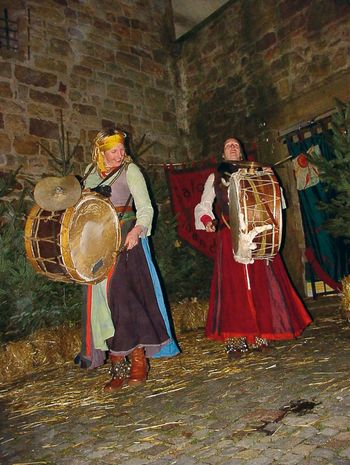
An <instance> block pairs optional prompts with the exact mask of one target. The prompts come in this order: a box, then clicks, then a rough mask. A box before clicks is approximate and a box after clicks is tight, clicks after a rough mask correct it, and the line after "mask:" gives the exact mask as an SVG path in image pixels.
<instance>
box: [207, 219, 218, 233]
mask: <svg viewBox="0 0 350 465" xmlns="http://www.w3.org/2000/svg"><path fill="white" fill-rule="evenodd" d="M205 230H206V231H207V232H215V231H216V227H215V225H214V223H213V222H212V221H209V223H207V224H206V225H205Z"/></svg>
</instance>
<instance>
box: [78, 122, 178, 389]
mask: <svg viewBox="0 0 350 465" xmlns="http://www.w3.org/2000/svg"><path fill="white" fill-rule="evenodd" d="M127 141H128V138H127V134H126V133H124V132H121V131H118V130H116V129H109V130H103V131H101V132H99V133H98V134H97V136H96V138H95V141H94V148H93V157H92V165H90V167H88V168H87V171H90V170H92V171H91V173H90V174H89V176H88V177H87V180H86V183H85V188H90V189H91V190H92V191H95V192H97V194H96V195H99V194H98V193H102V194H104V195H107V196H110V201H111V202H112V204H113V205H114V207H115V210H116V212H117V215H118V217H119V224H120V229H121V248H120V250H119V251H118V253H117V259H116V264H115V266H114V268H113V269H112V270H111V272H110V273H109V276H108V278H107V279H105V280H104V281H102V282H100V283H98V284H95V285H89V286H87V292H86V308H85V311H84V312H83V313H84V315H83V323H84V325H83V327H84V331H83V333H84V334H83V345H82V352H81V354H80V364H81V365H82V366H85V367H88V368H94V367H96V366H98V365H101V364H102V363H103V362H104V358H105V353H106V351H108V352H109V358H110V360H111V364H112V368H111V370H110V372H111V380H110V381H109V382H108V383H107V384H106V385H105V387H104V390H105V391H115V390H117V389H120V388H121V387H122V386H123V385H125V384H138V383H142V382H144V381H146V379H147V373H148V368H149V366H148V361H147V359H149V358H152V357H169V356H173V355H176V354H178V353H179V349H178V347H177V345H176V343H175V342H174V340H173V337H172V334H171V330H170V325H169V320H168V316H167V311H166V308H165V305H164V300H163V295H162V291H161V287H160V283H159V279H158V276H157V273H156V270H155V267H154V264H153V262H152V258H151V254H150V248H149V245H148V239H147V237H148V236H149V235H150V232H151V226H152V219H153V208H152V205H151V201H150V198H149V194H148V191H147V187H146V183H145V179H144V177H143V175H142V173H141V171H140V169H139V168H138V166H137V165H136V164H135V163H133V161H132V159H131V156H130V155H129V153H128V152H129V150H128V144H127ZM104 180H106V182H105V183H104V182H103V181H104ZM101 183H102V184H101ZM104 184H105V185H104ZM96 186H98V187H97V188H96ZM109 186H110V187H109ZM106 193H107V194H106Z"/></svg>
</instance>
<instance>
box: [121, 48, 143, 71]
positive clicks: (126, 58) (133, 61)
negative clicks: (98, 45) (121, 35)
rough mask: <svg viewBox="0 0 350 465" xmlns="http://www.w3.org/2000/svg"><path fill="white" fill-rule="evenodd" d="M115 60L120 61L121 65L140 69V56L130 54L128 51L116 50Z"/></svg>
mask: <svg viewBox="0 0 350 465" xmlns="http://www.w3.org/2000/svg"><path fill="white" fill-rule="evenodd" d="M116 62H117V63H122V64H123V65H125V66H127V67H130V68H134V69H136V70H140V57H138V56H135V55H131V54H130V53H125V52H117V53H116Z"/></svg>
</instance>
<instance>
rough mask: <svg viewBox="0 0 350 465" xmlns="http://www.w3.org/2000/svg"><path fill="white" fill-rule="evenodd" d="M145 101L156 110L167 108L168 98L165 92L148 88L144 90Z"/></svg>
mask: <svg viewBox="0 0 350 465" xmlns="http://www.w3.org/2000/svg"><path fill="white" fill-rule="evenodd" d="M145 98H146V101H148V103H149V104H150V105H152V106H156V107H157V108H167V106H168V105H167V104H168V96H167V94H166V93H165V92H163V91H160V90H157V89H152V88H151V87H148V88H147V89H146V90H145Z"/></svg>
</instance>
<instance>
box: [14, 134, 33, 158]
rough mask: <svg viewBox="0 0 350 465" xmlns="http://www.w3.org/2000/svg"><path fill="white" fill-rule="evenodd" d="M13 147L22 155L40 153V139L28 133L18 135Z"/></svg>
mask: <svg viewBox="0 0 350 465" xmlns="http://www.w3.org/2000/svg"><path fill="white" fill-rule="evenodd" d="M13 148H14V149H15V151H16V153H18V154H21V155H37V154H38V153H39V146H38V141H37V139H36V138H34V137H31V136H28V135H17V136H15V139H14V141H13Z"/></svg>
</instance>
